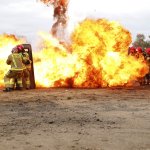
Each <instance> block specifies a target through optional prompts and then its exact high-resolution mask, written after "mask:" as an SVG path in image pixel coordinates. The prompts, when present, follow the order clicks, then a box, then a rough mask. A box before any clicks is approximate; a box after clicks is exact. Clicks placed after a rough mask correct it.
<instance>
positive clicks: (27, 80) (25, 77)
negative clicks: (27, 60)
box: [23, 69, 30, 88]
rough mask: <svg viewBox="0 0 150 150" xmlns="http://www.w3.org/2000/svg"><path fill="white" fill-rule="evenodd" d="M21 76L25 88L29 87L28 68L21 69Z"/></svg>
mask: <svg viewBox="0 0 150 150" xmlns="http://www.w3.org/2000/svg"><path fill="white" fill-rule="evenodd" d="M23 76H24V79H25V84H26V88H30V70H29V69H24V70H23Z"/></svg>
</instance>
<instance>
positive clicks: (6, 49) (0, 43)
mask: <svg viewBox="0 0 150 150" xmlns="http://www.w3.org/2000/svg"><path fill="white" fill-rule="evenodd" d="M24 41H25V40H24V39H18V38H17V37H16V36H15V35H13V34H10V35H8V34H2V35H0V64H1V67H0V86H3V85H4V81H3V78H4V75H5V73H6V72H7V71H8V70H9V68H10V66H8V65H7V64H6V59H7V57H8V55H9V54H10V53H11V50H12V48H13V47H15V46H16V45H18V44H21V43H23V42H24Z"/></svg>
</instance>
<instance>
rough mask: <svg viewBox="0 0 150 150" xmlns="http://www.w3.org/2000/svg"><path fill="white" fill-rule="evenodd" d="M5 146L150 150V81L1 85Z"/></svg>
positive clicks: (5, 149) (17, 149) (0, 138)
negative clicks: (43, 86) (7, 89)
mask: <svg viewBox="0 0 150 150" xmlns="http://www.w3.org/2000/svg"><path fill="white" fill-rule="evenodd" d="M0 150H150V86H149V87H148V86H147V87H132V88H131V87H130V88H120V87H118V88H117V87H116V88H105V89H67V88H60V89H36V90H29V91H21V92H20V91H14V92H11V93H4V92H2V90H1V91H0Z"/></svg>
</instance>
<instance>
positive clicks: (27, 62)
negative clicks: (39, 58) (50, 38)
mask: <svg viewBox="0 0 150 150" xmlns="http://www.w3.org/2000/svg"><path fill="white" fill-rule="evenodd" d="M22 58H23V60H24V64H25V67H26V68H27V69H28V70H31V63H32V61H31V60H30V58H29V54H28V53H27V52H24V53H22Z"/></svg>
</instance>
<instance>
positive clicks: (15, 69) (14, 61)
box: [4, 53, 25, 89]
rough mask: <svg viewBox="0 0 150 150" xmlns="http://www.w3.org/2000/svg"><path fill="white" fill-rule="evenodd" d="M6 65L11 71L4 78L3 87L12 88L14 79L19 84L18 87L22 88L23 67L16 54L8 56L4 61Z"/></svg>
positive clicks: (21, 60) (20, 59)
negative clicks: (9, 66)
mask: <svg viewBox="0 0 150 150" xmlns="http://www.w3.org/2000/svg"><path fill="white" fill-rule="evenodd" d="M6 63H7V64H8V65H11V69H10V70H9V71H8V72H7V73H6V75H5V76H4V83H5V87H6V89H7V88H14V83H15V79H17V80H18V82H19V87H23V85H22V73H23V69H25V67H24V65H23V59H22V57H21V56H20V54H18V53H12V54H10V55H9V56H8V59H7V61H6Z"/></svg>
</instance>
